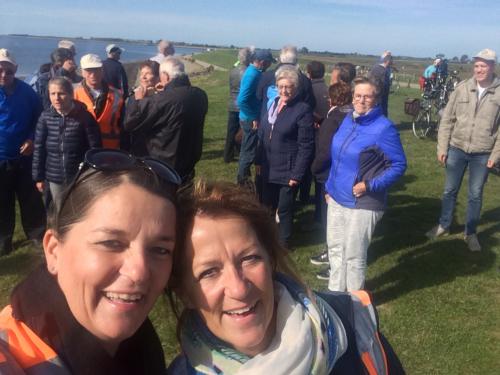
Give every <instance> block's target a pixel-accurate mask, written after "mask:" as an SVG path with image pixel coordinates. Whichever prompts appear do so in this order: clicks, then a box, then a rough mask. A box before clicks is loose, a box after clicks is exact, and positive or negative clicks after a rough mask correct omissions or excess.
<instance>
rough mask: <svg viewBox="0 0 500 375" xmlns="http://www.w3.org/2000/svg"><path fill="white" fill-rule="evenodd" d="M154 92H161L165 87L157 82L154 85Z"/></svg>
mask: <svg viewBox="0 0 500 375" xmlns="http://www.w3.org/2000/svg"><path fill="white" fill-rule="evenodd" d="M155 90H156V91H163V90H165V86H164V85H163V83H161V82H158V83H157V84H156V85H155Z"/></svg>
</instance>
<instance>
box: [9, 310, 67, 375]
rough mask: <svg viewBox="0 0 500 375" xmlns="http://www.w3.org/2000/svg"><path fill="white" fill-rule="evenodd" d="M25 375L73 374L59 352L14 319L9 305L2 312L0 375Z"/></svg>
mask: <svg viewBox="0 0 500 375" xmlns="http://www.w3.org/2000/svg"><path fill="white" fill-rule="evenodd" d="M25 373H29V374H30V375H49V374H55V373H57V374H68V375H69V374H70V372H69V370H68V368H67V367H66V366H65V365H64V364H63V362H62V361H61V359H60V358H59V356H58V355H57V353H56V352H55V351H54V350H53V349H52V348H51V347H50V346H48V345H47V344H46V343H45V342H44V341H43V340H42V339H41V338H40V337H38V336H37V335H36V333H34V332H33V331H32V330H31V329H30V328H29V327H28V326H27V325H26V324H24V323H23V322H21V321H19V320H16V319H15V318H14V317H13V316H12V307H11V306H10V305H9V306H7V307H5V308H4V309H3V311H2V312H1V313H0V374H13V375H17V374H25Z"/></svg>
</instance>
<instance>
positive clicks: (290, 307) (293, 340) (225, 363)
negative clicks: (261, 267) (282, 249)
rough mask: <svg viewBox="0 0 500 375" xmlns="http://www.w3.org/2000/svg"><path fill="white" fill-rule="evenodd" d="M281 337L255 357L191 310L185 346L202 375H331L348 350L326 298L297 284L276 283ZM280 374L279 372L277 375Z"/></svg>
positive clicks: (285, 280) (280, 279) (288, 281)
mask: <svg viewBox="0 0 500 375" xmlns="http://www.w3.org/2000/svg"><path fill="white" fill-rule="evenodd" d="M275 300H276V303H277V307H276V308H277V310H276V334H275V336H274V338H273V339H272V341H271V343H270V344H269V346H268V347H267V348H266V349H265V350H264V351H263V352H262V353H260V354H258V355H256V356H255V357H249V356H247V355H245V354H243V353H240V352H238V351H236V350H235V349H233V348H232V347H231V346H229V345H228V344H227V343H225V342H224V341H222V340H220V339H218V338H217V337H216V336H214V335H213V334H212V333H211V332H210V331H209V330H208V328H207V327H206V325H205V323H204V322H203V321H202V319H201V318H200V316H199V314H198V313H196V311H194V310H190V311H189V312H188V313H187V314H186V316H185V320H184V321H183V324H182V327H181V345H182V349H183V351H184V354H185V356H186V357H187V360H188V362H189V363H190V364H191V366H193V368H194V370H195V372H196V373H197V374H207V375H220V374H238V375H247V374H266V373H267V374H271V373H272V374H273V375H278V374H289V375H316V374H327V373H329V372H330V371H331V370H332V368H333V366H334V365H335V362H336V361H337V359H338V358H339V357H340V356H342V354H344V352H345V350H346V349H347V340H346V334H345V331H344V328H343V326H342V324H341V323H340V319H339V317H338V316H337V314H336V313H335V312H334V311H333V309H332V308H331V307H330V306H329V305H328V304H327V303H326V302H324V301H323V300H322V299H321V298H319V297H317V296H315V297H313V299H311V298H310V297H309V296H308V295H307V294H306V293H305V291H304V290H303V289H302V288H301V287H300V286H299V285H298V284H297V283H295V282H294V281H293V280H291V279H289V278H287V277H285V276H283V275H277V277H276V279H275ZM277 371H279V372H277Z"/></svg>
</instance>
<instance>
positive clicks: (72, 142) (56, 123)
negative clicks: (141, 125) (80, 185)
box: [32, 77, 101, 206]
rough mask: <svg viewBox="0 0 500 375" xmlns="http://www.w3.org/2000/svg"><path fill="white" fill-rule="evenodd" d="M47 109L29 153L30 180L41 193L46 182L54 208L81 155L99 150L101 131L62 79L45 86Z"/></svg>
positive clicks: (53, 79) (57, 204)
mask: <svg viewBox="0 0 500 375" xmlns="http://www.w3.org/2000/svg"><path fill="white" fill-rule="evenodd" d="M48 91H49V99H50V103H51V106H50V108H48V109H46V110H45V111H43V113H42V115H41V116H40V118H39V119H38V124H37V126H36V132H35V151H34V153H33V168H32V175H33V180H34V181H35V182H36V187H37V189H38V190H39V191H40V192H42V191H43V190H44V188H45V184H46V183H47V184H48V186H46V188H48V190H49V191H50V195H51V196H52V200H53V201H54V203H55V205H56V206H59V205H60V201H61V193H62V190H63V189H64V187H65V186H66V185H68V184H69V183H70V182H71V181H72V179H73V178H74V177H75V174H76V172H77V171H78V165H79V164H80V163H81V162H82V161H83V157H84V155H85V152H86V151H87V150H89V149H91V148H95V147H101V131H100V130H99V125H98V124H97V122H96V121H95V119H94V117H93V116H92V115H91V114H90V113H89V112H88V111H87V108H86V107H85V106H84V105H83V104H82V103H80V102H79V101H77V100H74V99H73V85H72V83H71V81H69V80H68V79H66V78H64V77H58V78H52V79H51V80H50V81H49V84H48Z"/></svg>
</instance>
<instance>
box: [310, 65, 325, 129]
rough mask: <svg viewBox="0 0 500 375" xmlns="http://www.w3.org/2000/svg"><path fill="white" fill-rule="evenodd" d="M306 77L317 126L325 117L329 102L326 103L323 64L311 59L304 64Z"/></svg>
mask: <svg viewBox="0 0 500 375" xmlns="http://www.w3.org/2000/svg"><path fill="white" fill-rule="evenodd" d="M306 72H307V73H306V74H307V77H308V78H309V79H310V80H311V86H312V90H313V95H314V99H315V102H316V106H315V107H314V111H313V114H314V122H315V124H317V127H319V125H321V122H322V121H323V119H324V118H325V117H326V114H327V113H328V110H329V109H330V104H329V103H328V87H327V86H326V83H325V65H324V64H323V63H322V62H320V61H311V62H309V63H308V64H307V66H306Z"/></svg>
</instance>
